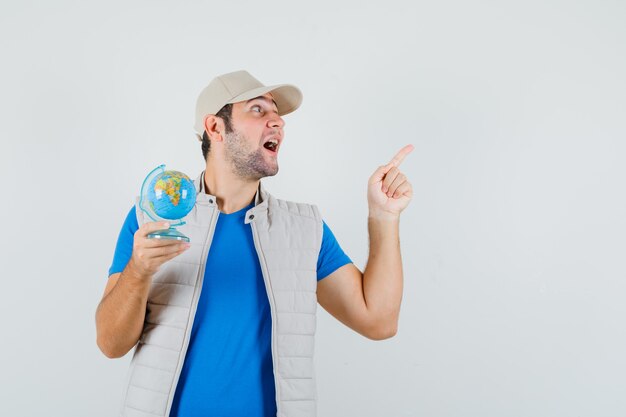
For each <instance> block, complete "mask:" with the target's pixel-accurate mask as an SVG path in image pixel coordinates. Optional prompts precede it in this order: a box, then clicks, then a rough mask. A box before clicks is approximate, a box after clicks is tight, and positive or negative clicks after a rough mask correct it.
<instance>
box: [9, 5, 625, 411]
mask: <svg viewBox="0 0 626 417" xmlns="http://www.w3.org/2000/svg"><path fill="white" fill-rule="evenodd" d="M372 4H375V5H372ZM625 22H626V6H625V3H624V2H623V1H621V0H620V1H592V0H586V1H550V0H548V1H546V0H541V1H538V0H530V1H512V2H510V1H507V2H496V1H486V0H482V1H473V2H466V1H462V0H448V1H445V0H444V1H437V2H434V1H429V2H426V1H419V2H413V1H411V2H409V1H394V0H390V1H385V2H376V3H365V2H356V1H354V2H341V1H334V2H321V1H315V2H308V3H304V2H288V1H284V2H278V1H274V2H272V1H256V2H252V1H250V2H243V1H241V2H234V1H225V0H224V1H219V2H218V1H213V2H208V1H207V2H200V1H187V2H173V1H169V2H166V1H133V2H113V1H108V2H86V1H55V2H43V1H40V2H31V1H19V2H18V1H13V2H8V1H6V0H3V1H2V3H1V4H0V52H1V55H0V56H1V58H0V59H1V64H0V115H1V116H0V117H1V123H0V140H1V144H2V148H1V152H0V169H1V170H2V182H1V184H2V186H1V190H0V196H1V198H2V200H1V203H2V204H1V206H2V207H1V208H0V210H2V212H1V217H0V218H1V219H2V229H1V230H2V235H1V236H0V245H1V248H0V249H1V250H0V254H1V255H0V256H2V261H1V262H2V268H1V271H2V272H1V273H2V289H1V292H0V294H2V296H1V300H0V309H1V314H0V332H1V335H2V337H1V343H0V365H1V366H0V415H2V416H44V415H45V416H94V417H98V416H103V417H104V416H112V415H115V414H116V412H117V410H118V407H119V401H120V394H121V387H122V385H123V380H124V377H125V374H126V369H127V366H128V362H129V359H130V355H127V356H126V357H125V358H123V359H120V360H109V359H106V358H105V357H104V356H103V355H102V354H101V353H100V352H99V350H98V348H97V347H96V343H95V339H96V337H95V325H94V312H95V309H96V306H97V304H98V302H99V300H100V297H101V295H102V291H103V289H104V285H105V282H106V279H107V270H108V267H109V265H110V262H111V259H112V256H113V250H114V246H115V241H116V239H117V234H118V232H119V228H120V226H121V224H122V222H123V219H124V217H125V215H126V213H127V212H128V210H129V208H130V207H131V205H132V204H133V199H134V196H135V195H136V194H137V193H138V190H139V187H140V185H141V181H142V180H143V178H144V176H145V175H146V174H147V172H148V171H149V170H150V169H152V168H153V167H155V166H156V165H158V164H161V163H166V164H167V165H168V167H169V168H173V169H178V170H181V171H183V172H186V173H188V174H189V175H190V176H193V177H195V176H196V175H197V173H199V172H200V171H201V170H202V168H203V163H204V162H203V159H202V154H201V150H200V145H199V143H198V142H197V141H196V139H195V138H194V136H193V134H192V125H193V114H194V105H195V100H196V97H197V94H198V93H199V92H200V90H201V89H202V88H203V87H204V86H205V85H206V84H207V83H208V82H209V81H210V80H211V79H212V78H213V77H214V76H215V75H217V74H221V73H225V72H230V71H234V70H238V69H247V70H249V71H250V72H251V73H252V74H254V75H255V76H256V77H257V78H259V79H260V80H261V81H262V82H264V83H266V84H274V83H282V82H289V83H294V84H296V85H298V86H299V87H300V88H301V89H302V91H303V92H304V102H303V105H302V107H301V108H300V110H298V111H297V112H296V113H294V114H292V115H289V116H287V117H286V121H287V126H286V141H285V143H284V146H283V147H282V149H281V155H280V157H279V162H280V173H279V174H278V176H276V177H274V178H271V179H268V180H267V181H266V182H265V184H266V186H267V187H268V189H269V190H270V192H272V193H273V194H274V195H276V196H278V197H281V198H284V199H288V200H295V201H302V202H309V203H315V204H317V205H318V206H319V207H320V210H321V212H322V214H323V216H324V218H325V220H326V221H327V223H328V224H329V225H330V227H331V228H332V230H333V231H334V233H335V235H336V236H337V238H338V240H339V242H340V244H341V245H342V247H343V248H344V250H345V251H346V252H347V253H348V255H349V256H351V258H352V259H353V260H354V262H355V263H356V264H357V266H359V267H360V268H363V267H364V266H365V263H366V261H367V248H368V245H367V229H366V225H367V221H366V217H367V202H366V182H367V179H368V177H369V176H370V174H371V173H372V172H373V170H374V169H375V168H376V167H377V166H378V165H381V164H384V163H386V162H388V160H389V159H390V158H391V157H392V156H393V155H394V154H395V152H396V151H397V150H399V149H400V148H401V147H402V146H404V145H405V144H407V143H413V144H414V145H415V150H414V152H413V153H412V154H411V155H409V156H408V157H407V158H406V160H405V162H404V164H403V165H402V168H403V171H404V172H405V173H406V174H407V175H408V177H409V179H410V180H411V182H412V183H413V186H414V191H415V197H414V199H413V201H412V202H411V204H410V205H409V207H408V208H407V209H406V210H405V211H404V213H403V214H402V220H401V244H402V253H403V258H404V271H405V277H404V278H405V291H404V298H403V304H402V313H401V320H400V327H399V333H398V335H397V336H396V337H394V338H393V339H390V340H387V341H383V342H373V341H370V340H367V339H365V338H363V337H361V336H359V335H358V334H356V333H354V332H353V331H351V330H350V329H348V328H346V327H344V326H343V325H342V324H340V323H339V322H338V321H336V320H334V319H333V318H332V317H330V316H329V315H328V314H327V313H326V312H325V311H323V310H322V309H321V308H320V309H319V311H320V315H319V319H318V339H317V348H316V349H317V350H316V362H317V374H318V395H319V415H320V417H327V416H328V417H344V416H360V417H374V416H393V417H395V416H428V417H444V416H450V417H457V416H476V417H479V416H480V417H488V416H494V417H495V416H498V417H499V416H532V417H539V416H550V417H554V416H568V417H569V416H593V417H600V416H607V417H608V416H623V415H625V414H626V395H624V393H625V391H626V376H625V375H626V355H625V353H624V352H625V351H626V330H625V329H626V327H625V326H624V318H625V317H626V303H625V302H624V299H625V296H626V283H625V278H626V265H625V259H626V258H625V256H624V252H625V250H626V238H625V232H626V220H625V213H626V198H625V193H624V179H625V178H626V166H625V164H624V159H625V158H624V156H625V151H626V145H625V142H624V141H625V139H626V123H625V116H626V98H625V97H626V81H625V79H626V77H625V74H626V53H625V51H626V49H625V46H626V42H625V41H626V29H625V27H626V25H625Z"/></svg>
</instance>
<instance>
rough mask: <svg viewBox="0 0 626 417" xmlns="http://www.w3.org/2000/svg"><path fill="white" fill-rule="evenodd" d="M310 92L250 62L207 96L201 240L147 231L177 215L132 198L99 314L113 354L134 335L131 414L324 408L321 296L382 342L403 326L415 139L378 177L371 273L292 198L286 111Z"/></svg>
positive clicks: (201, 124)
mask: <svg viewBox="0 0 626 417" xmlns="http://www.w3.org/2000/svg"><path fill="white" fill-rule="evenodd" d="M301 101H302V94H301V93H300V90H298V89H297V88H296V87H294V86H291V85H286V84H282V85H275V86H269V87H268V86H264V85H263V84H261V83H260V82H259V81H258V80H256V79H255V78H254V77H252V76H251V75H250V74H249V73H247V72H246V71H237V72H234V73H229V74H224V75H222V76H219V77H216V78H215V79H214V80H213V81H212V82H211V83H210V84H209V85H208V86H207V87H206V88H205V89H204V90H203V91H202V93H201V94H200V96H199V98H198V102H197V107H196V123H195V129H196V132H197V133H198V137H199V139H200V140H201V141H202V151H203V154H204V157H205V160H206V169H205V171H203V173H202V174H200V176H199V177H198V178H197V179H196V181H195V185H196V188H197V191H198V197H197V202H196V205H195V207H194V209H193V211H192V212H191V213H189V215H187V217H186V218H185V221H186V222H187V224H186V225H185V226H182V227H180V228H179V229H180V230H181V231H182V232H183V233H185V235H187V236H189V237H190V238H191V242H190V243H189V244H186V243H180V242H178V241H172V240H158V239H148V238H147V235H148V234H149V233H150V232H152V231H155V230H159V229H163V228H165V227H167V224H163V223H160V222H149V221H147V220H146V219H145V218H144V216H143V214H142V212H141V210H139V209H137V208H136V207H133V208H132V209H131V211H130V213H129V214H128V217H127V219H126V222H125V223H124V225H123V227H122V231H121V233H120V236H119V239H118V243H117V247H116V251H115V256H114V260H113V264H112V266H111V268H110V270H109V280H108V283H107V285H106V289H105V292H104V296H103V299H102V301H101V302H100V305H99V306H98V309H97V312H96V326H97V334H98V340H97V343H98V346H99V347H100V349H101V350H102V352H103V353H104V354H105V355H106V356H108V357H110V358H118V357H121V356H123V355H125V354H126V353H127V352H128V351H129V350H130V349H132V348H133V347H134V346H135V345H136V346H137V348H136V349H135V354H134V356H133V360H132V363H131V368H130V371H129V375H128V380H127V383H126V387H125V390H124V399H123V405H122V411H121V414H122V415H123V416H132V417H148V416H164V417H167V416H180V417H190V416H209V415H211V416H221V417H226V416H247V417H270V416H277V415H278V416H281V417H313V416H315V415H316V394H315V382H314V369H313V348H314V334H315V311H316V306H317V303H318V302H319V304H320V305H321V306H322V307H324V309H326V310H327V311H328V312H329V313H330V314H332V315H333V316H334V317H336V318H337V319H338V320H340V321H341V322H342V323H344V324H345V325H346V326H348V327H350V328H352V329H354V330H355V331H357V332H358V333H360V334H362V335H364V336H365V337H368V338H370V339H373V340H381V339H385V338H389V337H392V336H393V335H394V334H395V333H396V329H397V324H398V316H399V312H400V302H401V298H402V279H403V278H402V262H401V258H400V244H399V231H398V227H399V216H400V212H401V211H402V210H403V209H404V208H405V207H406V206H407V205H408V203H409V201H410V199H411V197H412V187H411V184H410V183H409V182H408V181H407V179H406V177H405V176H404V174H402V173H401V172H400V171H399V169H398V166H399V164H400V163H401V162H402V160H403V159H404V157H405V156H406V155H407V154H408V153H409V152H411V150H412V146H411V145H408V146H406V147H404V148H403V149H402V150H401V151H400V152H399V153H398V154H397V155H396V156H395V157H394V158H393V159H392V161H391V162H390V163H389V164H387V165H383V166H380V167H378V169H376V171H375V172H374V173H373V175H372V176H371V177H370V179H369V182H368V193H367V198H368V205H369V218H368V225H369V236H370V253H369V260H368V263H367V267H366V268H365V271H364V273H361V271H359V269H357V268H356V267H355V266H354V264H353V263H352V262H351V261H350V259H349V258H348V257H347V256H346V255H345V254H344V253H343V251H342V250H341V248H340V246H339V244H338V243H337V241H336V240H335V238H334V236H333V234H332V232H331V231H330V229H329V228H328V226H327V225H326V224H325V223H324V222H323V221H322V218H321V216H320V214H319V212H318V210H317V207H316V206H314V205H309V204H301V203H293V202H289V201H284V200H279V199H277V198H275V197H273V196H272V195H271V194H269V193H268V192H267V191H266V190H265V189H264V187H263V185H262V183H261V181H260V180H261V178H263V177H267V176H272V175H276V173H277V172H278V159H277V158H278V153H279V151H280V145H281V143H282V141H283V140H284V131H283V128H284V124H285V123H284V120H283V118H282V116H284V115H285V114H287V113H290V112H292V111H294V110H296V109H297V108H298V107H299V105H300V103H301Z"/></svg>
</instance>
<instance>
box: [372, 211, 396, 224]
mask: <svg viewBox="0 0 626 417" xmlns="http://www.w3.org/2000/svg"><path fill="white" fill-rule="evenodd" d="M367 218H368V219H370V220H376V221H385V222H394V221H395V222H397V221H400V213H391V212H389V211H385V210H372V209H370V210H369V214H368V216H367Z"/></svg>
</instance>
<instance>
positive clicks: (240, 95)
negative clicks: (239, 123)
mask: <svg viewBox="0 0 626 417" xmlns="http://www.w3.org/2000/svg"><path fill="white" fill-rule="evenodd" d="M270 92H271V93H272V97H274V101H275V102H276V106H277V107H278V114H279V115H281V116H283V115H285V114H287V113H291V112H292V111H294V110H296V109H297V108H298V107H300V104H301V103H302V92H300V90H299V89H298V87H296V86H294V85H291V84H278V85H271V86H265V85H263V84H261V82H260V81H259V80H257V79H256V78H254V77H253V76H252V75H250V74H249V73H248V71H235V72H231V73H228V74H224V75H219V76H217V77H215V78H214V79H213V80H212V81H211V83H210V84H209V85H207V86H206V87H205V88H204V90H202V92H201V93H200V95H199V96H198V101H197V102H196V123H195V125H194V129H195V131H196V133H197V134H198V136H199V137H200V140H201V139H202V134H203V133H204V118H205V117H206V115H207V114H215V113H217V112H218V111H220V109H221V108H222V107H224V106H225V105H226V104H229V103H238V102H240V101H245V100H250V99H252V98H255V97H259V96H262V95H263V94H266V93H270Z"/></svg>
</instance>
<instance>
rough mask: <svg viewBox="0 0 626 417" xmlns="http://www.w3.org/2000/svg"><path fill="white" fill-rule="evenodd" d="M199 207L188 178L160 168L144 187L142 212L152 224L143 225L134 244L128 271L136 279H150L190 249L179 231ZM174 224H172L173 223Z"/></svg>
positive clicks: (152, 172)
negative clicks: (195, 207) (162, 267)
mask: <svg viewBox="0 0 626 417" xmlns="http://www.w3.org/2000/svg"><path fill="white" fill-rule="evenodd" d="M195 203H196V190H195V187H194V185H193V182H192V181H191V180H190V179H189V177H188V176H187V175H185V174H183V173H182V172H179V171H166V170H165V165H159V166H158V167H156V168H155V169H153V170H152V171H151V172H150V173H149V174H148V176H147V177H146V178H145V180H144V182H143V184H142V186H141V201H140V204H139V206H140V208H141V210H142V211H143V212H144V214H145V215H146V216H147V217H148V218H149V219H151V220H154V221H152V222H146V223H144V224H143V225H142V226H141V227H140V228H139V230H137V232H135V236H134V240H133V253H132V255H131V258H130V260H129V262H128V268H129V269H130V271H131V272H132V273H133V275H135V276H136V277H137V278H140V279H146V280H147V279H150V278H151V277H152V276H153V275H154V274H155V273H156V272H157V271H158V270H159V267H160V266H161V265H163V264H164V263H165V262H167V261H169V260H170V259H173V258H175V257H176V256H178V255H180V254H181V253H183V252H184V251H186V250H187V249H189V247H190V243H188V242H189V238H187V236H185V235H184V234H183V233H181V232H179V231H177V230H176V228H175V226H182V225H184V224H185V222H184V221H181V220H180V219H182V218H183V217H185V216H186V215H187V214H188V213H189V212H190V211H191V210H192V209H193V207H194V205H195ZM170 220H171V221H174V223H172V222H171V221H170Z"/></svg>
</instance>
